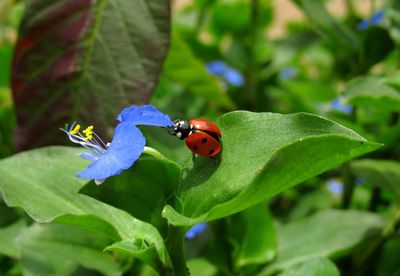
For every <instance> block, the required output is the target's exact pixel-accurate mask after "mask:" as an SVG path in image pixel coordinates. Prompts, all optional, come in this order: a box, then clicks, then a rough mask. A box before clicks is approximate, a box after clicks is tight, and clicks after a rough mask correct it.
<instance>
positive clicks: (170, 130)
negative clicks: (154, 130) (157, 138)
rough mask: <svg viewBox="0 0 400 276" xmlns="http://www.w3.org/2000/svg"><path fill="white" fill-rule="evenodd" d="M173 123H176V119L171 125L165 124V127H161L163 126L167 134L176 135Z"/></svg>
mask: <svg viewBox="0 0 400 276" xmlns="http://www.w3.org/2000/svg"><path fill="white" fill-rule="evenodd" d="M175 123H176V120H175V121H174V124H173V125H170V126H167V127H163V128H165V129H166V130H167V131H168V133H169V134H171V135H176V125H175Z"/></svg>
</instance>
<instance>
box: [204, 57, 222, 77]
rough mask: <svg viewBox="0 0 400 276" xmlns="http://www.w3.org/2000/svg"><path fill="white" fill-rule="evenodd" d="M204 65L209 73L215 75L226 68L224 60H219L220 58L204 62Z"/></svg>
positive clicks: (218, 74)
mask: <svg viewBox="0 0 400 276" xmlns="http://www.w3.org/2000/svg"><path fill="white" fill-rule="evenodd" d="M206 67H207V70H208V72H209V73H210V74H213V75H217V76H220V75H222V74H223V73H224V72H225V70H226V69H227V66H226V64H225V62H223V61H220V60H215V61H211V62H209V63H207V64H206Z"/></svg>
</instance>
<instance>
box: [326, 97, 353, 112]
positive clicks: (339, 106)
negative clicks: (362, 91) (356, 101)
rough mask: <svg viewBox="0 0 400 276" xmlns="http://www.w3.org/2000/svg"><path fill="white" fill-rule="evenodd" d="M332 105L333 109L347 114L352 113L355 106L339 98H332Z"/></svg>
mask: <svg viewBox="0 0 400 276" xmlns="http://www.w3.org/2000/svg"><path fill="white" fill-rule="evenodd" d="M331 105H332V107H333V109H335V110H337V111H341V112H344V113H346V114H350V113H351V112H353V106H352V105H347V104H343V103H342V102H341V101H340V99H339V98H336V99H334V100H332V101H331Z"/></svg>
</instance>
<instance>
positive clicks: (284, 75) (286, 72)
mask: <svg viewBox="0 0 400 276" xmlns="http://www.w3.org/2000/svg"><path fill="white" fill-rule="evenodd" d="M296 75H297V70H296V68H294V67H285V68H283V69H282V70H281V71H280V72H279V76H280V77H281V79H283V80H288V79H291V78H293V77H295V76H296Z"/></svg>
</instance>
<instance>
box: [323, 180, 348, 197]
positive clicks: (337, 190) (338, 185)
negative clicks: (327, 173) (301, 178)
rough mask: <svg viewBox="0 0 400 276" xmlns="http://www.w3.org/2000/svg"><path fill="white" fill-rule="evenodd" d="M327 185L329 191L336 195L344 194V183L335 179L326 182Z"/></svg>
mask: <svg viewBox="0 0 400 276" xmlns="http://www.w3.org/2000/svg"><path fill="white" fill-rule="evenodd" d="M326 185H327V186H328V189H329V191H331V192H332V193H334V194H336V195H341V194H342V193H343V190H344V188H343V183H342V182H340V181H337V180H335V179H329V180H328V181H327V182H326Z"/></svg>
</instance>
